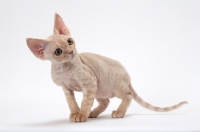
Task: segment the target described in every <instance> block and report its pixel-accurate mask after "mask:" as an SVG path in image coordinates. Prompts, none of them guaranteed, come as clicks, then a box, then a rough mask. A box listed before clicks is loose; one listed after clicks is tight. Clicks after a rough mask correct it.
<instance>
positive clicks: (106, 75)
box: [27, 14, 187, 122]
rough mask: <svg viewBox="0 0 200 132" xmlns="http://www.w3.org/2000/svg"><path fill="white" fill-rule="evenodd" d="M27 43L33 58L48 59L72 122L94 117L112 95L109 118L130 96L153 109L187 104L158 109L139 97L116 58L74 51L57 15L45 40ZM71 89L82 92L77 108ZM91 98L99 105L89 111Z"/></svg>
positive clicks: (119, 112) (125, 105) (126, 104)
mask: <svg viewBox="0 0 200 132" xmlns="http://www.w3.org/2000/svg"><path fill="white" fill-rule="evenodd" d="M27 44H28V47H29V49H30V50H31V51H32V52H33V54H34V55H35V56H36V57H38V58H40V59H45V60H50V61H51V62H52V67H51V76H52V80H53V82H54V83H55V84H57V85H58V86H61V87H62V88H63V91H64V93H65V95H66V99H67V102H68V105H69V108H70V111H71V114H70V119H71V120H72V121H75V122H83V121H86V120H87V118H88V117H91V118H95V117H97V116H98V115H99V114H100V113H102V112H103V111H104V110H105V109H106V108H107V106H108V104H109V98H112V97H118V98H121V99H122V102H121V104H120V106H119V107H118V109H117V110H116V111H113V113H112V117H113V118H121V117H124V115H125V113H126V111H127V108H128V107H129V105H130V103H131V101H132V98H133V99H134V100H135V101H136V102H138V103H139V104H140V105H141V106H143V107H145V108H148V109H150V110H153V111H157V112H166V111H170V110H173V109H176V108H178V107H180V106H182V105H183V104H186V103H187V102H186V101H184V102H181V103H179V104H177V105H174V106H171V107H165V108H160V107H155V106H152V105H151V104H149V103H147V102H145V101H144V100H142V99H141V98H140V97H139V96H138V95H137V93H136V92H135V91H134V89H133V88H132V86H131V80H130V77H129V75H128V73H127V71H126V70H125V68H124V67H123V66H122V65H121V64H120V63H119V62H118V61H115V60H112V59H110V58H107V57H103V56H100V55H97V54H92V53H81V54H78V52H77V51H76V47H75V42H74V40H73V39H72V38H71V35H70V32H69V29H68V28H67V27H66V26H65V24H64V22H63V20H62V18H61V17H60V16H59V15H57V14H56V15H55V24H54V34H53V35H52V36H50V37H49V38H48V39H46V40H42V39H31V38H29V39H27ZM73 91H78V92H83V101H82V104H81V107H80V108H79V107H78V105H77V103H76V100H75V97H74V92H73ZM95 98H96V100H97V101H98V103H99V105H98V106H97V107H96V108H95V109H94V110H92V111H91V107H92V105H93V102H94V99H95Z"/></svg>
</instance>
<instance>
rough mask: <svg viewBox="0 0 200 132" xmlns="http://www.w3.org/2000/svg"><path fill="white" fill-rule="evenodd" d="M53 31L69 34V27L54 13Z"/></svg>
mask: <svg viewBox="0 0 200 132" xmlns="http://www.w3.org/2000/svg"><path fill="white" fill-rule="evenodd" d="M55 31H56V32H55ZM54 33H59V34H63V35H67V34H70V31H69V29H68V28H67V26H66V25H65V23H64V21H63V20H62V18H61V17H60V16H59V15H58V14H55V23H54Z"/></svg>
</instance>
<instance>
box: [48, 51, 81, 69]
mask: <svg viewBox="0 0 200 132" xmlns="http://www.w3.org/2000/svg"><path fill="white" fill-rule="evenodd" d="M81 64H82V63H81V60H80V57H79V54H78V53H75V54H74V56H73V58H72V59H71V60H69V61H66V62H62V63H57V62H52V66H64V67H69V66H71V65H77V66H81Z"/></svg>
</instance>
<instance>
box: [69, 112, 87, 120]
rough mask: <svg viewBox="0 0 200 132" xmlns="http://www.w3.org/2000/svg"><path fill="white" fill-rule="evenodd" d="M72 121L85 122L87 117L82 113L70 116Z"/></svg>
mask: <svg viewBox="0 0 200 132" xmlns="http://www.w3.org/2000/svg"><path fill="white" fill-rule="evenodd" d="M70 120H71V121H73V122H85V121H86V120H87V118H86V116H85V115H83V114H80V113H75V114H70Z"/></svg>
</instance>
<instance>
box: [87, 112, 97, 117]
mask: <svg viewBox="0 0 200 132" xmlns="http://www.w3.org/2000/svg"><path fill="white" fill-rule="evenodd" d="M97 116H98V114H96V113H94V112H91V113H90V115H89V117H88V118H96V117H97Z"/></svg>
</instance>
